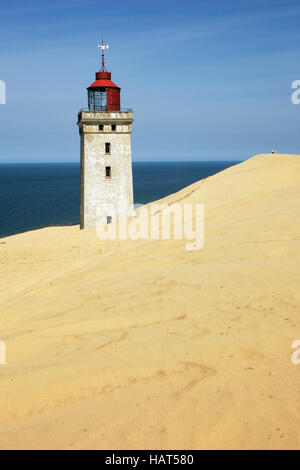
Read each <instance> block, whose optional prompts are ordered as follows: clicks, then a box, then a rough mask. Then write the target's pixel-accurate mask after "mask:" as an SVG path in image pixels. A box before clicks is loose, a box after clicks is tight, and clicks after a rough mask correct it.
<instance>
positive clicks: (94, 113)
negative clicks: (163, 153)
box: [77, 41, 133, 229]
mask: <svg viewBox="0 0 300 470" xmlns="http://www.w3.org/2000/svg"><path fill="white" fill-rule="evenodd" d="M98 47H99V48H100V50H101V51H102V66H101V68H100V70H99V72H96V80H95V81H94V82H93V83H92V84H91V85H90V86H89V87H88V88H87V92H88V107H87V108H84V109H81V110H80V112H79V113H78V123H77V124H78V126H79V134H80V228H81V229H83V228H87V227H95V226H97V225H100V224H108V223H111V222H115V221H118V220H124V219H126V218H127V217H131V216H133V188H132V161H131V128H132V123H133V117H132V110H131V109H121V107H120V92H121V89H120V87H119V86H117V85H116V84H115V83H113V82H112V80H111V72H108V71H107V69H106V67H105V61H104V50H105V49H108V46H107V45H104V44H103V41H102V45H100V46H98Z"/></svg>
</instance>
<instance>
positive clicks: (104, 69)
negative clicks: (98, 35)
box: [97, 34, 109, 72]
mask: <svg viewBox="0 0 300 470" xmlns="http://www.w3.org/2000/svg"><path fill="white" fill-rule="evenodd" d="M97 47H99V48H100V50H101V51H102V67H101V69H100V72H107V70H106V68H105V61H104V51H105V50H106V49H108V47H109V46H108V44H104V43H103V34H102V44H100V45H98V46H97Z"/></svg>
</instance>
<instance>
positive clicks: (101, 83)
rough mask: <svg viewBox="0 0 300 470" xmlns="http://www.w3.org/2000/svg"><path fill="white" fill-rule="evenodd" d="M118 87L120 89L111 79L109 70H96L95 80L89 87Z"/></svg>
mask: <svg viewBox="0 0 300 470" xmlns="http://www.w3.org/2000/svg"><path fill="white" fill-rule="evenodd" d="M99 87H100V88H101V87H103V88H118V89H119V90H120V89H121V88H120V87H119V86H118V85H116V84H115V83H114V82H112V81H111V72H107V71H102V70H100V72H96V81H95V82H94V83H92V84H91V85H90V86H89V87H88V89H89V88H99Z"/></svg>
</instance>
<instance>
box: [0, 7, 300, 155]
mask: <svg viewBox="0 0 300 470" xmlns="http://www.w3.org/2000/svg"><path fill="white" fill-rule="evenodd" d="M299 21H300V3H299V1H298V0H297V1H289V0H284V1H281V0H251V1H249V0H248V1H242V0H235V1H230V0H228V1H225V0H223V1H219V0H217V1H214V0H205V1H202V0H197V1H196V0H186V1H177V0H172V1H169V0H166V1H164V0H159V1H158V0H149V1H146V0H139V1H137V0H135V1H133V0H126V2H124V1H119V0H114V1H112V0H110V1H107V0H98V1H93V0H86V1H83V0H60V1H57V0H52V1H51V2H50V1H43V0H39V1H32V0H27V1H26V2H24V0H22V1H19V0H11V1H10V2H6V3H5V4H1V12H0V41H1V49H0V51H1V52H0V80H4V81H5V82H6V86H7V104H6V105H0V120H1V126H0V162H40V161H41V162H42V161H43V162H51V161H52V162H59V161H61V162H66V161H79V135H78V129H77V125H76V119H77V112H78V110H79V109H80V108H81V107H83V106H86V104H87V96H86V87H87V86H89V85H90V84H91V83H92V82H93V81H94V74H95V71H96V70H98V69H99V64H100V55H99V50H98V49H97V44H98V43H99V40H100V37H101V34H102V32H103V34H104V39H105V42H107V43H108V44H109V45H110V49H109V52H108V54H107V68H108V69H109V70H111V71H112V80H113V81H114V82H115V83H117V84H118V85H119V86H120V87H121V88H122V90H121V105H122V107H132V108H133V111H134V119H135V123H134V128H133V135H132V143H133V159H134V160H136V161H139V160H224V159H225V160H231V159H233V160H240V159H241V160H242V159H246V158H249V157H250V156H252V155H253V154H256V153H261V152H269V151H270V150H271V149H272V148H275V149H277V150H278V151H280V152H289V153H300V105H298V106H297V105H293V104H292V102H291V93H292V89H291V83H292V82H293V81H294V80H296V79H300V65H299V64H300V29H299Z"/></svg>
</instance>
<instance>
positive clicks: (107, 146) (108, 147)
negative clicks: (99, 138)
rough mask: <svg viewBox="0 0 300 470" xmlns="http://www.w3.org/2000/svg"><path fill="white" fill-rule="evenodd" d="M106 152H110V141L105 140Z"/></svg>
mask: <svg viewBox="0 0 300 470" xmlns="http://www.w3.org/2000/svg"><path fill="white" fill-rule="evenodd" d="M105 153H110V143H109V142H105Z"/></svg>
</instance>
